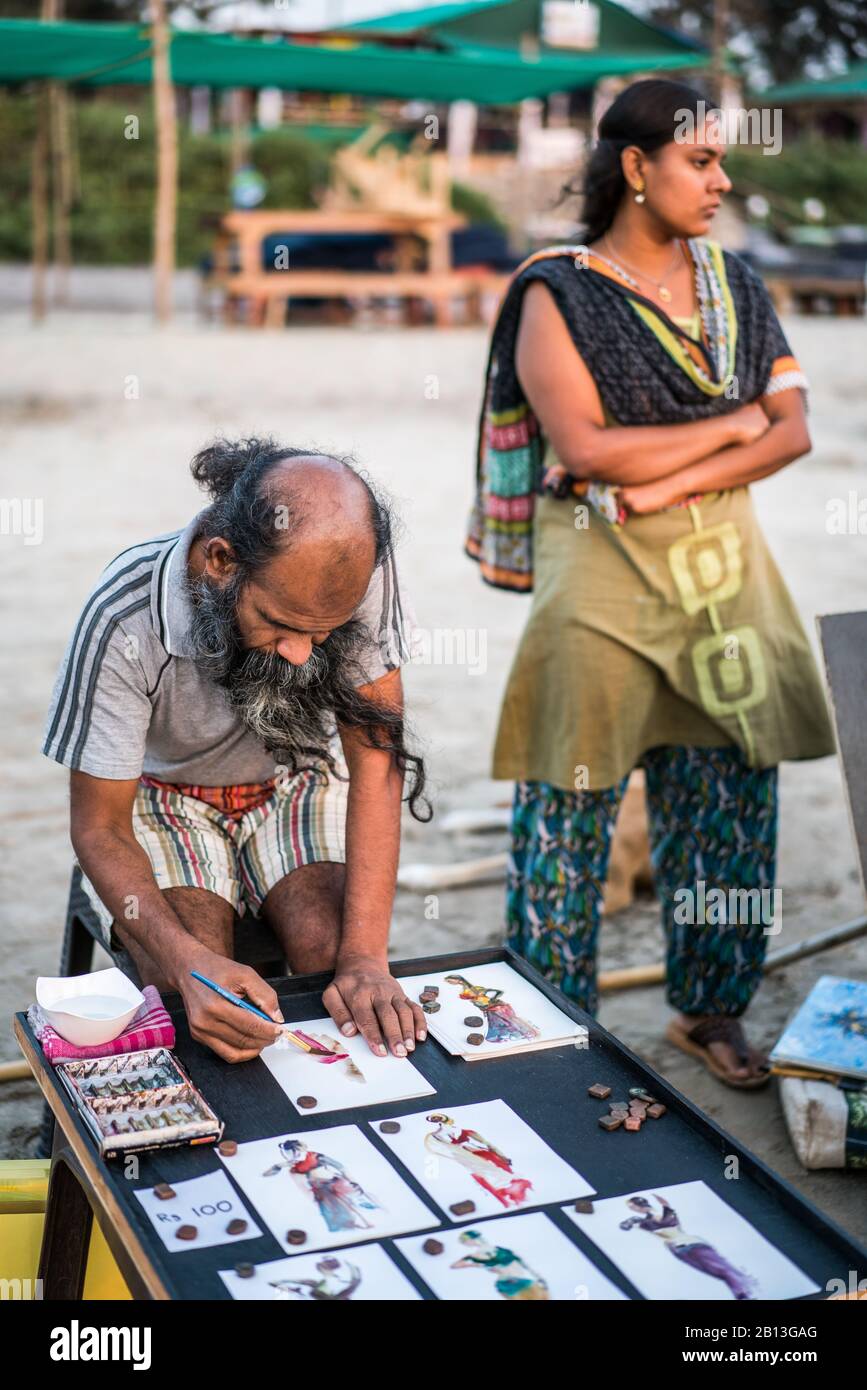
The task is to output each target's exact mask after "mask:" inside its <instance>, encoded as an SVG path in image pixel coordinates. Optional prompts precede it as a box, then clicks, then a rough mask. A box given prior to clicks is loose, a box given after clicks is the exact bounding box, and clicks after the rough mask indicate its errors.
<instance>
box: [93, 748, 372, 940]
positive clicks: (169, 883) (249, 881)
mask: <svg viewBox="0 0 867 1390" xmlns="http://www.w3.org/2000/svg"><path fill="white" fill-rule="evenodd" d="M337 766H338V770H339V772H340V774H341V777H343V778H345V777H346V766H345V764H344V763H342V760H340V759H338V763H337ZM348 790H349V783H348V780H340V778H336V777H332V776H330V775H329V776H328V777H327V780H325V778H324V776H319V775H317V774H316V773H315V772H300V773H298V775H297V776H295V777H290V778H286V779H283V780H280V781H278V782H276V783H266V784H265V785H263V786H249V787H179V786H172V785H170V784H168V783H165V782H157V781H155V780H154V779H153V778H150V777H142V779H141V782H140V783H139V789H138V792H137V793H136V798H135V802H134V803H133V819H132V824H133V831H134V832H135V837H136V839H137V840H138V842H139V844H140V845H141V846H142V848H143V849H144V851H145V853H146V854H147V856H148V858H149V860H150V862H151V867H152V869H153V872H154V878H155V879H156V881H157V885H158V886H159V887H160V888H205V889H207V890H208V892H210V893H216V894H217V896H218V897H220V898H225V900H226V902H229V903H231V904H232V907H233V908H234V909H235V911H236V912H238V913H239V915H241V916H243V915H244V914H245V913H248V912H249V913H251V914H252V915H253V916H254V917H255V916H258V915H259V912H260V910H261V907H262V903H263V902H264V901H265V898H266V897H267V896H268V893H269V892H270V891H271V889H272V888H273V887H274V886H275V884H277V883H279V882H280V880H281V878H285V876H286V875H287V874H290V873H291V872H292V870H293V869H298V868H300V867H301V866H302V865H303V864H318V863H322V862H325V863H330V864H342V863H344V862H345V844H346V799H347V794H348ZM195 793H197V794H195ZM203 798H207V799H203ZM82 887H83V888H84V891H85V892H86V894H87V896H88V898H89V899H90V902H91V904H92V905H93V908H94V910H95V912H96V915H97V917H98V918H99V925H100V929H101V932H102V939H103V943H104V945H105V947H106V949H107V950H109V951H116V950H117V949H118V948H119V946H120V945H121V944H122V943H120V942H119V941H118V939H117V937H116V935H115V934H114V933H113V932H112V929H111V928H112V913H111V912H110V911H109V909H108V908H107V907H106V906H105V904H104V903H103V902H102V901H101V900H100V898H99V896H98V894H97V892H96V889H95V888H94V886H93V884H92V883H90V882H89V880H88V879H87V878H86V877H82Z"/></svg>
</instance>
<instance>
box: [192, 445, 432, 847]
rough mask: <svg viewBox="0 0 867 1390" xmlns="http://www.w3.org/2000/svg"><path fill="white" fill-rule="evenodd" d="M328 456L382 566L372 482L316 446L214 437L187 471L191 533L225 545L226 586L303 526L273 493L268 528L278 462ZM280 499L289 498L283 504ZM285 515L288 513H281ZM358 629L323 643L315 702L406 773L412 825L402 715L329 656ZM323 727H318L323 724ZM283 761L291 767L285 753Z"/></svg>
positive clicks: (385, 532)
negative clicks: (326, 666) (345, 477)
mask: <svg viewBox="0 0 867 1390" xmlns="http://www.w3.org/2000/svg"><path fill="white" fill-rule="evenodd" d="M313 455H315V456H317V457H326V458H331V459H334V460H335V462H337V463H341V464H343V466H344V467H345V468H348V469H349V470H350V472H352V473H354V474H355V476H356V477H357V478H358V479H359V480H360V482H361V483H363V485H364V487H365V488H366V490H367V497H368V502H369V504H370V524H371V529H372V531H373V534H374V538H375V542H376V564H377V565H379V564H384V563H386V562H387V561H388V559H389V557H390V556H391V554H392V549H393V546H394V531H395V525H394V520H393V514H392V509H391V505H390V503H389V501H388V499H387V498H386V497H385V496H384V495H383V494H382V493H380V492H379V490H378V489H377V488H376V486H375V485H374V484H373V482H372V481H371V480H370V478H368V477H367V476H366V475H365V474H364V473H362V472H361V470H360V469H358V468H357V467H356V466H355V465H354V464H353V463H352V462H351V461H350V460H349V459H347V458H336V456H335V455H333V454H327V455H323V454H321V452H320V451H319V450H316V449H291V448H287V447H285V446H284V445H281V444H278V443H277V442H276V440H274V439H271V438H269V437H264V438H261V439H257V438H250V439H241V440H229V439H217V440H215V441H214V442H213V443H212V444H210V445H208V447H207V448H206V449H202V450H201V451H200V452H199V453H198V454H196V456H195V458H194V459H193V461H192V463H191V464H190V471H191V472H192V475H193V477H194V478H195V480H196V482H197V483H198V484H199V485H200V486H201V487H203V488H205V489H206V490H207V491H208V492H209V493H210V495H211V497H212V498H213V501H212V502H211V505H210V507H208V508H207V509H206V511H204V512H203V513H202V516H201V518H200V524H199V529H198V534H199V535H200V536H202V535H207V536H221V537H222V538H223V539H224V540H226V541H228V542H229V544H230V545H231V547H232V549H233V551H234V553H235V559H236V560H237V562H238V571H237V576H236V579H235V581H234V588H235V590H236V591H238V592H239V591H240V589H241V588H242V587H243V585H244V584H245V583H246V582H247V581H248V580H250V579H251V578H252V577H253V576H254V575H255V574H256V572H257V571H258V570H260V569H262V568H263V567H264V566H265V565H267V563H268V562H269V560H271V559H273V558H274V556H275V555H276V554H277V553H278V552H279V551H280V550H284V549H285V548H286V547H287V545H291V542H292V535H293V532H294V531H296V530H297V529H298V528H299V527H300V526H301V525H302V524H303V521H304V517H305V502H304V498H303V496H301V495H300V494H298V493H296V494H295V495H294V496H293V495H292V493H291V492H288V493H287V491H286V489H285V488H284V489H282V490H281V494H280V496H281V501H280V507H281V509H282V512H283V513H284V514H283V515H281V518H280V524H279V526H277V525H275V493H274V490H273V489H272V488H271V487H270V486H269V482H268V480H269V477H270V475H271V473H272V472H274V470H275V469H276V468H277V466H278V465H279V464H280V463H282V462H283V461H284V460H286V459H291V458H305V457H311V456H313ZM287 497H288V498H290V499H291V500H290V501H289V502H288V504H287ZM287 513H288V515H287ZM357 626H358V624H357V623H356V622H355V621H354V620H351V621H350V622H349V623H347V624H346V626H345V628H344V629H338V630H337V631H336V632H335V633H334V634H333V636H332V638H329V639H326V642H325V643H324V644H323V650H324V649H325V648H327V647H328V643H329V642H331V645H332V655H333V656H334V660H333V662H332V663H331V666H332V667H333V670H331V673H330V678H329V680H327V681H326V680H324V679H323V680H322V681H321V682H320V686H321V688H322V695H323V699H324V701H325V703H326V705H327V707H328V708H329V710H330V712H331V714H332V715H333V716H334V718H335V719H336V721H337V724H338V725H343V726H344V727H347V728H352V729H357V730H359V732H360V733H361V734H362V736H363V737H364V739H365V740H366V742H367V743H368V745H369V746H370V747H373V748H379V749H382V750H383V751H385V752H387V753H390V754H391V756H392V758H393V759H394V762H395V765H396V766H397V768H398V770H399V771H400V772H401V773H402V774H403V775H404V776H406V775H407V774H409V791H408V794H407V798H406V799H407V802H408V805H409V809H410V812H411V814H412V815H413V816H414V817H415V819H416V820H419V821H427V820H430V818H431V815H432V811H431V808H430V805H429V803H428V802H427V800H426V798H425V795H424V792H425V785H426V781H427V778H426V773H425V765H424V760H423V759H422V758H421V757H420V756H419V755H418V754H416V753H413V752H411V751H410V749H409V748H408V747H407V744H406V732H407V731H406V725H405V722H404V717H403V712H402V710H396V709H393V708H391V707H389V706H385V705H383V704H380V703H378V702H375V701H373V700H371V699H369V698H368V697H367V696H365V695H363V694H362V693H361V691H360V690H359V689H358V687H357V683H356V682H355V681H354V680H353V679H351V678H350V670H349V666H348V664H347V662H344V661H341V660H339V658H338V656H337V653H338V652H340V651H342V650H344V649H345V650H346V652H347V653H348V652H349V651H350V649H351V648H352V646H353V642H354V641H355V642H357V638H358V633H357V631H356V630H355V629H356V628H357ZM323 729H324V725H323ZM311 751H312V752H315V753H316V756H317V757H319V758H321V760H322V761H323V762H324V763H326V764H327V766H328V767H329V768H330V769H331V770H332V771H334V760H333V758H332V757H331V755H330V753H329V752H328V749H327V747H326V746H323V747H322V748H317V749H315V750H311ZM289 763H290V765H292V768H293V771H295V770H298V769H297V768H296V767H295V764H294V760H293V758H292V756H291V755H290V756H289Z"/></svg>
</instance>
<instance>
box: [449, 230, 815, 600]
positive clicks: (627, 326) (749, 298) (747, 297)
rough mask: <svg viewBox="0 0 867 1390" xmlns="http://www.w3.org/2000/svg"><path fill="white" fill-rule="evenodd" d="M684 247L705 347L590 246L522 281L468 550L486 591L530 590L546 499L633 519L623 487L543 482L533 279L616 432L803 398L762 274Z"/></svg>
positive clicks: (505, 320) (484, 434)
mask: <svg viewBox="0 0 867 1390" xmlns="http://www.w3.org/2000/svg"><path fill="white" fill-rule="evenodd" d="M684 245H685V247H686V248H687V249H688V251H689V254H690V257H691V260H692V264H693V269H694V273H695V287H696V293H697V297H698V303H699V311H700V316H701V325H702V334H701V339H700V340H698V339H693V338H690V337H689V335H688V334H687V333H686V332H685V331H684V329H682V328H680V327H679V326H678V325H677V324H676V323H675V322H674V321H673V320H672V319H670V318H669V317H668V316H667V315H666V314H665V313H664V312H663V310H662V309H660V307H659V306H658V305H657V304H655V303H653V302H652V301H651V300H649V299H647V298H645V297H644V296H643V295H642V294H640V293H639V292H638V291H637V290H635V289H634V288H632V287H631V286H630V285H627V284H625V283H624V282H623V281H622V280H621V279H620V278H618V277H616V276H615V275H613V274H610V273H608V272H606V270H605V267H604V265H603V264H602V263H601V262H600V261H599V260H598V259H597V258H595V257H594V256H593V253H592V252H589V253H588V251H587V248H586V247H583V246H556V247H552V248H550V249H549V250H547V251H540V252H538V253H537V254H536V255H534V256H531V257H530V258H529V259H528V260H527V261H525V262H524V264H523V265H522V266H519V267H518V269H517V270H516V272H515V274H514V276H513V277H512V281H511V284H510V285H509V288H508V290H507V292H506V296H505V299H504V301H503V304H502V306H501V308H500V312H499V315H498V317H497V322H496V325H495V327H494V332H493V336H492V339H491V349H490V355H489V358H488V368H487V374H486V382H485V394H484V402H483V407H482V414H481V420H480V423H479V439H478V448H477V455H476V498H475V504H474V506H473V510H472V513H471V516H470V525H469V534H468V537H467V542H466V551H467V554H468V555H469V556H470V557H471V558H472V559H474V560H477V561H478V562H479V564H480V567H481V572H482V578H483V579H484V580H485V581H486V582H487V583H488V584H492V585H494V586H495V587H496V588H500V589H510V590H513V591H517V592H519V593H527V592H529V591H530V590H531V589H532V587H533V543H532V537H533V511H534V506H535V498H536V496H537V494H539V493H540V492H541V491H542V490H543V488H544V490H551V491H554V492H555V495H557V496H566V495H570V494H571V495H572V496H580V497H583V498H584V499H585V500H586V501H587V502H588V503H589V504H590V505H591V506H593V507H594V508H595V510H596V511H598V512H599V514H600V515H601V516H603V517H604V518H605V520H606V521H608V522H609V523H611V524H612V525H615V526H617V525H620V524H622V522H623V520H624V519H625V516H624V513H623V510H622V508H621V505H620V502H619V489H618V487H616V486H613V485H606V484H600V483H587V482H583V481H581V480H575V479H569V478H568V476H567V475H566V474H565V473H564V472H563V470H558V476H556V477H552V476H551V474H550V473H549V474H548V475H545V476H544V477H543V459H544V456H545V440H544V438H543V436H542V432H541V429H540V426H539V422H538V421H537V419H536V417H535V415H534V414H533V412H532V410H531V409H530V406H529V404H528V403H527V400H526V398H525V396H524V393H523V390H522V388H521V384H520V382H519V381H518V376H517V372H516V369H515V346H516V342H517V337H518V326H519V322H520V315H521V305H522V302H523V298H524V292H525V290H526V288H527V286H528V285H529V284H531V283H532V282H533V281H534V280H543V281H544V282H545V284H546V285H547V286H548V289H549V290H550V291H551V293H552V295H553V297H554V300H555V302H556V304H557V307H558V308H559V310H560V312H561V314H562V315H563V318H564V320H565V322H566V326H567V327H568V329H569V332H570V334H571V337H572V340H573V342H574V343H575V346H576V348H577V349H578V351H579V352H580V354H581V356H582V358H583V359H584V362H585V363H586V365H587V367H588V369H589V371H590V373H591V374H592V376H593V378H594V380H595V382H596V385H597V388H598V390H599V395H600V398H601V400H602V405H603V408H604V410H605V414H606V418H607V419H608V420H609V421H610V422H612V423H614V424H617V425H648V424H653V425H666V424H679V423H683V422H685V421H689V420H705V419H708V418H709V417H711V416H715V415H724V414H727V413H728V412H730V411H733V410H737V409H738V408H739V407H740V406H742V405H746V404H748V403H750V402H751V401H755V400H758V399H759V397H760V396H762V395H765V394H770V393H771V392H773V391H774V390H775V389H776V390H783V389H787V388H788V387H791V386H793V385H795V386H802V387H806V379H805V378H804V376H803V373H802V372H801V370H800V368H799V366H798V363H797V362H796V360H795V359H794V358H793V357H792V355H791V350H790V348H789V345H788V343H787V342H786V339H785V336H784V334H783V331H782V329H781V328H780V325H779V322H778V320H777V316H776V314H775V313H774V308H773V305H772V303H771V300H770V297H769V295H768V292H767V290H766V289H765V287H764V285H763V284H762V281H761V280H760V279H759V277H758V276H757V275H756V274H755V272H754V271H752V270H751V269H750V268H749V266H747V265H746V264H745V263H744V262H743V261H741V260H740V259H739V258H738V257H737V256H734V255H732V254H731V253H730V252H724V251H723V250H722V249H721V248H720V247H719V246H718V245H717V244H716V243H714V242H699V241H688V242H686V243H684ZM636 319H638V320H639V321H640V324H642V325H644V327H641V326H639V324H638V323H636ZM645 327H646V329H647V330H649V331H647V332H645V331H644V328H645ZM772 377H773V378H774V381H773V383H772V380H771V378H772Z"/></svg>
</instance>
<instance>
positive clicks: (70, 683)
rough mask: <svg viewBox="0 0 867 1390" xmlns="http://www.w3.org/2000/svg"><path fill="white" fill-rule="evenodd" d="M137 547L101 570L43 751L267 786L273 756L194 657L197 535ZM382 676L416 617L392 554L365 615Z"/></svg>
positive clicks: (100, 765)
mask: <svg viewBox="0 0 867 1390" xmlns="http://www.w3.org/2000/svg"><path fill="white" fill-rule="evenodd" d="M198 523H199V518H198V517H195V518H194V519H193V520H192V521H191V522H190V524H189V526H188V527H187V528H186V530H185V531H182V532H180V533H177V532H176V533H174V534H172V535H169V536H160V537H158V538H157V539H156V540H153V541H144V542H143V543H142V544H141V545H134V546H131V547H130V549H129V550H125V551H123V552H122V554H120V555H118V557H117V559H115V560H113V561H112V563H111V564H110V565H109V566H108V568H107V569H106V570H105V571H104V572H103V574H102V575H101V576H100V579H99V581H98V582H97V585H96V587H95V588H94V589H93V590H92V592H91V594H90V595H89V597H88V599H87V602H86V603H85V605H84V608H83V609H82V611H81V616H80V617H79V620H78V623H77V624H76V627H75V630H74V632H73V634H72V637H71V638H70V641H69V645H68V647H67V650H66V655H65V656H64V659H63V664H62V665H61V668H60V671H59V673H58V676H57V681H56V682H55V686H54V693H53V695H52V700H51V709H50V711H49V715H48V723H47V726H46V732H45V741H44V743H43V746H42V751H43V753H45V754H46V756H47V757H49V758H53V759H54V760H55V761H56V762H59V763H63V765H64V766H65V767H70V768H76V769H80V770H81V771H82V772H88V773H90V774H91V775H92V776H93V777H107V778H112V779H116V780H126V779H129V778H134V777H139V776H141V774H142V773H146V774H149V775H150V776H152V777H156V778H159V779H160V781H164V782H178V783H181V784H185V785H193V786H204V787H212V786H214V787H225V786H237V785H240V784H244V783H261V782H265V781H268V780H269V778H272V777H273V776H274V775H275V763H274V759H273V757H272V756H271V755H269V754H268V753H267V752H266V751H265V749H264V747H263V746H262V744H261V743H259V741H258V740H257V739H256V738H254V736H253V735H252V734H250V733H248V731H247V730H246V728H245V727H244V725H243V724H242V722H241V720H240V718H239V716H238V715H237V714H236V713H235V712H234V711H233V710H232V709H231V708H230V706H229V704H228V701H227V700H226V697H225V694H224V693H223V691H222V690H221V689H220V688H219V687H218V686H217V685H215V684H214V683H213V682H212V681H211V680H209V678H208V677H207V676H206V675H204V674H203V673H202V671H201V670H200V669H199V667H198V666H197V664H196V662H195V661H194V660H193V659H192V654H191V648H190V642H189V623H190V617H191V612H192V609H191V598H190V594H189V591H188V588H187V559H188V556H189V551H190V546H191V545H192V542H193V540H194V539H195V536H196V534H197V531H198ZM355 617H356V618H360V619H362V620H363V621H364V622H365V623H366V626H367V629H368V634H369V641H368V644H367V646H366V648H365V649H364V651H363V652H362V656H361V661H360V665H361V668H362V671H363V673H364V679H365V681H375V680H378V679H380V677H382V676H384V675H386V674H387V673H388V672H389V671H393V670H394V669H395V668H396V667H397V666H400V665H403V664H405V663H406V662H407V661H408V660H409V659H410V633H411V626H412V616H411V614H410V612H409V609H408V607H407V601H406V597H405V595H404V594H403V593H402V592H401V587H400V585H399V582H398V572H397V567H396V565H395V562H394V557H393V556H389V557H388V558H387V559H386V560H385V561H384V562H383V563H382V564H381V565H379V566H377V568H376V569H375V570H374V573H373V578H372V580H371V582H370V586H369V588H368V590H367V593H366V595H365V597H364V599H363V600H362V602H361V604H360V606H359V607H358V609H357V610H356V612H355Z"/></svg>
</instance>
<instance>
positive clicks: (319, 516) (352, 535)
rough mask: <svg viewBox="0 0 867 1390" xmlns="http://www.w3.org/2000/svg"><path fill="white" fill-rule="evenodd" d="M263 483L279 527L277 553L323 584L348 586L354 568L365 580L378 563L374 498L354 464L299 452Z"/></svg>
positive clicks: (279, 465)
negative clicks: (280, 539)
mask: <svg viewBox="0 0 867 1390" xmlns="http://www.w3.org/2000/svg"><path fill="white" fill-rule="evenodd" d="M264 487H265V492H266V495H267V497H268V500H269V502H270V504H271V507H272V508H273V512H274V524H275V528H276V529H277V531H278V533H279V532H280V531H281V529H282V532H283V537H284V540H285V545H284V546H282V547H281V553H283V554H286V555H289V554H291V556H292V557H293V561H294V563H295V564H296V565H297V566H298V567H299V568H302V569H308V568H309V569H312V570H313V571H315V573H316V576H317V578H318V580H319V582H320V583H323V584H326V585H333V586H336V587H340V586H342V585H345V584H349V585H350V586H351V585H352V583H353V572H357V573H360V572H362V571H364V572H366V574H367V578H368V580H369V578H370V574H371V572H372V570H373V566H374V564H375V563H376V529H375V516H374V511H373V507H372V505H371V504H372V500H373V499H372V498H371V494H370V490H369V489H368V487H367V486H366V484H365V483H364V482H363V481H362V479H361V478H360V477H359V476H358V474H357V473H356V472H355V471H354V470H353V469H352V468H350V467H349V466H348V465H347V464H346V463H344V462H343V461H342V460H341V459H335V458H331V457H330V456H329V455H327V454H302V455H300V456H297V457H294V458H287V459H281V460H280V462H279V463H277V464H276V465H275V466H274V468H273V469H272V470H271V471H270V472H269V474H268V475H267V477H266V479H265V484H264ZM278 558H279V556H278V557H275V559H278ZM365 587H366V585H365Z"/></svg>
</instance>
